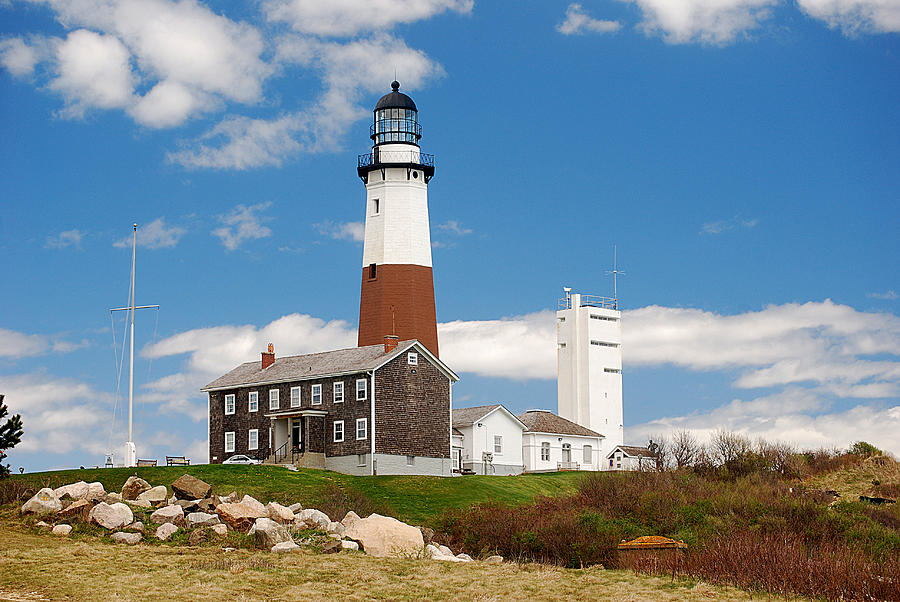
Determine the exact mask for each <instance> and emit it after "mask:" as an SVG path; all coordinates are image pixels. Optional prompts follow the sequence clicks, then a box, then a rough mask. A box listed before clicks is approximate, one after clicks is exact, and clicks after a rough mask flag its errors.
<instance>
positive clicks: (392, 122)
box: [372, 107, 422, 145]
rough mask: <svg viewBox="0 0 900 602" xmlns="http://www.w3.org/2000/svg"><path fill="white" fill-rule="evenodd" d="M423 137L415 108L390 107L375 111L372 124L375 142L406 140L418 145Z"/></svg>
mask: <svg viewBox="0 0 900 602" xmlns="http://www.w3.org/2000/svg"><path fill="white" fill-rule="evenodd" d="M421 137H422V126H420V125H419V117H418V114H417V112H416V111H414V110H413V109H403V108H396V107H394V108H388V109H379V110H377V111H375V123H374V124H373V125H372V140H374V141H375V144H385V143H390V142H406V143H408V144H416V145H418V142H419V138H421Z"/></svg>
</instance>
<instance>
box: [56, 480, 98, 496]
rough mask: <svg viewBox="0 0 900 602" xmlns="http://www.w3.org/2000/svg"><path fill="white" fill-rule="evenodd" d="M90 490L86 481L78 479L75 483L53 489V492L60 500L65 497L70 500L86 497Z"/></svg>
mask: <svg viewBox="0 0 900 602" xmlns="http://www.w3.org/2000/svg"><path fill="white" fill-rule="evenodd" d="M90 491H91V489H90V486H89V485H88V484H87V483H85V482H84V481H78V482H77V483H72V484H70V485H63V486H62V487H57V488H56V489H54V490H53V493H54V494H55V495H56V497H57V498H59V499H60V500H63V499H67V498H68V499H71V500H81V499H84V498H86V497H88V495H89V494H90Z"/></svg>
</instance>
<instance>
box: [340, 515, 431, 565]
mask: <svg viewBox="0 0 900 602" xmlns="http://www.w3.org/2000/svg"><path fill="white" fill-rule="evenodd" d="M344 537H346V538H347V539H353V540H355V541H358V542H359V543H360V544H361V545H362V548H363V551H364V552H365V553H366V554H369V555H370V556H381V557H385V556H406V555H411V556H415V555H417V554H419V553H420V552H421V551H422V549H423V548H424V547H425V540H424V538H423V537H422V532H421V531H420V530H419V528H418V527H413V526H411V525H407V524H406V523H404V522H401V521H399V520H397V519H396V518H391V517H389V516H381V515H379V514H372V515H371V516H369V517H368V518H363V519H360V520H359V521H357V522H356V523H354V524H353V526H351V527H350V528H349V529H347V532H346V533H345V534H344Z"/></svg>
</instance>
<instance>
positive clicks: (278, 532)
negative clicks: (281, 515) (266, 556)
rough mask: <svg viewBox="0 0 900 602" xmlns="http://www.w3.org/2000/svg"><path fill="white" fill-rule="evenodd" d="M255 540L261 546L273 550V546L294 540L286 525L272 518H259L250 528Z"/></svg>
mask: <svg viewBox="0 0 900 602" xmlns="http://www.w3.org/2000/svg"><path fill="white" fill-rule="evenodd" d="M250 533H251V534H252V535H253V541H254V542H255V543H256V545H257V546H259V547H260V548H265V549H266V550H271V549H272V546H274V545H275V544H279V543H282V542H285V541H294V540H293V538H292V537H291V534H290V533H289V532H288V530H287V529H285V528H284V525H279V524H278V523H276V522H275V521H274V520H272V519H271V518H258V519H256V521H255V522H254V523H253V528H252V529H251V530H250Z"/></svg>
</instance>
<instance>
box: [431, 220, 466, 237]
mask: <svg viewBox="0 0 900 602" xmlns="http://www.w3.org/2000/svg"><path fill="white" fill-rule="evenodd" d="M438 228H440V229H441V230H444V231H446V232H452V233H453V234H456V235H458V236H464V235H466V234H471V233H472V229H471V228H465V227H463V225H462V224H460V223H459V222H458V221H456V220H455V219H451V220H447V221H446V222H444V223H443V224H438Z"/></svg>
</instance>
